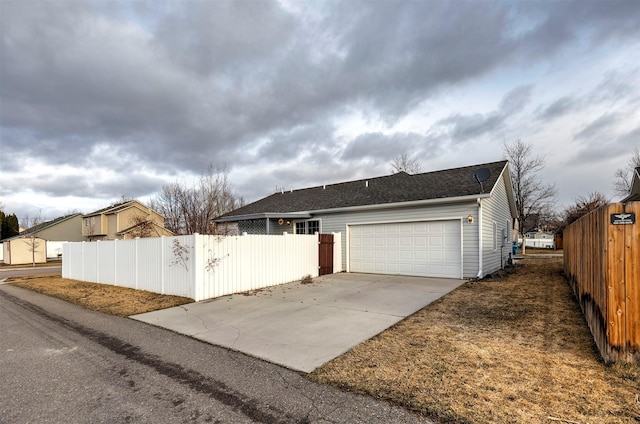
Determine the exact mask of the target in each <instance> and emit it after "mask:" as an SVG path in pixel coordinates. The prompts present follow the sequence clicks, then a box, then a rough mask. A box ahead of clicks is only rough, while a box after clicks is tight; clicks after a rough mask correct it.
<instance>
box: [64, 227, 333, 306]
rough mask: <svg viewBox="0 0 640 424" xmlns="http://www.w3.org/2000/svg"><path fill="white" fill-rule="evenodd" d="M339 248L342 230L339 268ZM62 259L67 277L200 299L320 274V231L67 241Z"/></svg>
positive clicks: (65, 276)
mask: <svg viewBox="0 0 640 424" xmlns="http://www.w3.org/2000/svg"><path fill="white" fill-rule="evenodd" d="M340 246H341V243H340V234H339V233H338V234H334V255H333V256H334V270H337V271H340V270H341V269H342V264H341V262H340V261H341V259H340V258H341V257H342V256H341V252H340ZM336 251H337V253H336ZM62 258H63V259H62V276H63V277H64V278H70V279H74V280H81V281H88V282H93V283H102V284H111V285H115V286H122V287H129V288H133V289H138V290H148V291H151V292H155V293H160V294H170V295H177V296H185V297H189V298H191V299H194V300H196V301H200V300H204V299H209V298H214V297H218V296H224V295H228V294H232V293H239V292H243V291H248V290H254V289H259V288H263V287H269V286H274V285H278V284H283V283H288V282H291V281H295V280H299V279H301V278H303V277H304V276H306V275H311V276H312V277H317V276H318V235H317V234H316V235H269V236H268V235H242V236H209V235H200V234H193V235H189V236H176V237H160V238H141V239H135V240H110V241H97V242H81V243H65V244H64V245H63V255H62ZM336 260H337V261H338V262H336Z"/></svg>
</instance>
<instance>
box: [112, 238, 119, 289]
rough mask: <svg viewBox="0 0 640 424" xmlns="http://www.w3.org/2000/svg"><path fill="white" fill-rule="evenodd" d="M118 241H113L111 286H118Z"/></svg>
mask: <svg viewBox="0 0 640 424" xmlns="http://www.w3.org/2000/svg"><path fill="white" fill-rule="evenodd" d="M117 241H118V240H113V285H114V286H117V285H118V248H117V247H116V246H117Z"/></svg>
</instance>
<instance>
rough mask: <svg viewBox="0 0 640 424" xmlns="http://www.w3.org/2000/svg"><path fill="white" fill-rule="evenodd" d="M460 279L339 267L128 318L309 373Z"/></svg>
mask: <svg viewBox="0 0 640 424" xmlns="http://www.w3.org/2000/svg"><path fill="white" fill-rule="evenodd" d="M463 283H464V281H463V280H452V279H438V278H420V277H403V276H392V275H377V274H376V275H374V274H353V273H340V274H331V275H325V276H322V277H317V278H314V279H313V282H311V283H308V284H302V283H301V282H294V283H289V284H283V285H280V286H275V287H269V288H265V289H259V290H254V291H251V292H247V293H240V294H234V295H231V296H223V297H219V298H216V299H211V300H205V301H202V302H197V303H191V304H187V305H183V306H178V307H175V308H169V309H164V310H160V311H154V312H148V313H145V314H140V315H134V316H132V317H131V318H133V319H136V320H139V321H143V322H146V323H149V324H153V325H156V326H159V327H163V328H167V329H170V330H172V331H175V332H177V333H181V334H185V335H188V336H191V337H194V338H197V339H200V340H203V341H206V342H208V343H212V344H215V345H219V346H224V347H227V348H230V349H233V350H237V351H240V352H244V353H247V354H249V355H252V356H255V357H258V358H261V359H264V360H267V361H269V362H273V363H276V364H279V365H283V366H285V367H287V368H291V369H293V370H296V371H302V372H311V371H313V370H314V369H316V368H317V367H319V366H321V365H322V364H324V363H326V362H328V361H330V360H332V359H334V358H335V357H337V356H339V355H341V354H343V353H345V352H346V351H348V350H349V349H351V348H352V347H354V346H356V345H358V344H360V343H362V342H363V341H365V340H367V339H369V338H371V337H373V336H375V335H376V334H378V333H380V332H381V331H383V330H385V329H386V328H389V327H390V326H392V325H393V324H395V323H396V322H398V321H400V320H402V319H404V318H405V317H407V316H408V315H411V314H413V313H414V312H416V311H418V310H420V309H422V308H423V307H425V306H426V305H428V304H429V303H431V302H433V301H434V300H436V299H438V298H440V297H442V296H443V295H445V294H446V293H449V292H450V291H452V290H454V289H455V288H457V287H458V286H460V285H462V284H463Z"/></svg>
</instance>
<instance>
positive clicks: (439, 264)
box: [349, 220, 462, 278]
mask: <svg viewBox="0 0 640 424" xmlns="http://www.w3.org/2000/svg"><path fill="white" fill-rule="evenodd" d="M460 243H461V238H460V221H459V220H452V221H429V222H399V223H391V224H367V225H351V226H349V268H350V271H351V272H367V273H375V274H395V275H416V276H421V277H443V278H462V258H461V244H460Z"/></svg>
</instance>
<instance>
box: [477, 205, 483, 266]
mask: <svg viewBox="0 0 640 424" xmlns="http://www.w3.org/2000/svg"><path fill="white" fill-rule="evenodd" d="M482 254H483V251H482V199H480V198H478V278H482V277H484V272H483V270H482Z"/></svg>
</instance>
